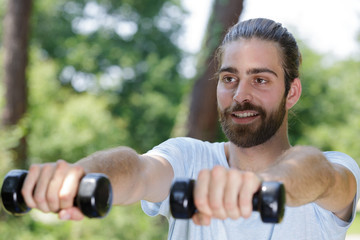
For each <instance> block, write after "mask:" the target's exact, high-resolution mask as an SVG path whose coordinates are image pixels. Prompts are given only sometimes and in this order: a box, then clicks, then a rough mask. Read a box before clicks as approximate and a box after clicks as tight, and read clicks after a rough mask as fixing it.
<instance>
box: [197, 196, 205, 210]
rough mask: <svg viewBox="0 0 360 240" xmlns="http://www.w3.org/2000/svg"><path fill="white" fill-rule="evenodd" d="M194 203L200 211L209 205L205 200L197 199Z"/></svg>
mask: <svg viewBox="0 0 360 240" xmlns="http://www.w3.org/2000/svg"><path fill="white" fill-rule="evenodd" d="M194 203H195V206H196V207H197V208H198V209H202V208H204V207H205V206H206V205H207V201H206V199H205V198H195V199H194Z"/></svg>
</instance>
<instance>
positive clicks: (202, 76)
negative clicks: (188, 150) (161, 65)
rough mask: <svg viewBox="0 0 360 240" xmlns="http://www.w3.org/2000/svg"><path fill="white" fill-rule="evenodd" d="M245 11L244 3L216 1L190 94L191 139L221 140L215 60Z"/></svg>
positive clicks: (189, 128)
mask: <svg viewBox="0 0 360 240" xmlns="http://www.w3.org/2000/svg"><path fill="white" fill-rule="evenodd" d="M242 9H243V1H238V0H228V1H223V0H215V2H214V5H213V10H212V15H211V17H210V19H209V22H208V25H207V29H206V36H205V41H204V44H203V46H202V49H201V52H202V55H201V56H200V58H199V61H198V66H197V69H198V76H197V77H196V81H195V84H194V86H193V90H192V94H191V104H190V112H189V116H188V123H187V127H188V132H187V135H188V136H189V137H194V138H198V139H202V140H207V141H214V140H215V139H216V138H217V137H218V136H217V133H218V115H217V107H216V106H217V103H216V84H217V81H216V80H215V79H214V75H215V72H216V71H217V66H216V61H215V60H214V56H215V51H216V48H217V47H218V46H219V45H220V43H221V40H222V38H223V37H224V34H225V33H226V31H227V30H228V28H229V27H231V26H232V25H233V24H235V23H236V22H237V21H238V20H239V17H240V14H241V12H242Z"/></svg>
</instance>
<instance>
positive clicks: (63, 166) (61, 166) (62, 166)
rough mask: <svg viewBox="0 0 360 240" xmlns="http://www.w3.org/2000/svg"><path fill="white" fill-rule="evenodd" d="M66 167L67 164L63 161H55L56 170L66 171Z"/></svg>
mask: <svg viewBox="0 0 360 240" xmlns="http://www.w3.org/2000/svg"><path fill="white" fill-rule="evenodd" d="M67 167H68V163H67V162H65V161H64V160H62V159H60V160H57V161H56V168H57V169H60V170H62V169H66V168H67Z"/></svg>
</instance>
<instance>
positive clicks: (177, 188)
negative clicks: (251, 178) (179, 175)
mask: <svg viewBox="0 0 360 240" xmlns="http://www.w3.org/2000/svg"><path fill="white" fill-rule="evenodd" d="M194 186H195V180H193V179H177V180H175V181H174V182H173V185H172V186H171V189H170V211H171V214H172V215H173V217H174V218H178V219H188V218H191V217H192V215H193V214H194V213H195V212H196V206H195V204H194V198H193V191H194ZM252 204H253V210H254V211H258V212H259V213H260V216H261V219H262V221H263V222H266V223H279V222H281V220H282V218H283V216H284V211H285V207H284V205H285V188H284V185H283V184H282V183H280V182H263V183H262V185H261V188H260V189H259V191H257V192H256V193H255V194H254V196H253V199H252Z"/></svg>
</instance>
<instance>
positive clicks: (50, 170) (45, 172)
mask: <svg viewBox="0 0 360 240" xmlns="http://www.w3.org/2000/svg"><path fill="white" fill-rule="evenodd" d="M54 171H55V165H54V164H44V165H43V166H42V168H41V172H40V176H39V179H38V181H37V184H36V186H35V191H34V200H35V202H36V205H37V208H38V209H40V210H41V211H43V212H45V213H47V212H50V208H49V205H48V202H47V198H46V193H47V190H48V186H49V183H50V181H51V179H52V176H53V174H54Z"/></svg>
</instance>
